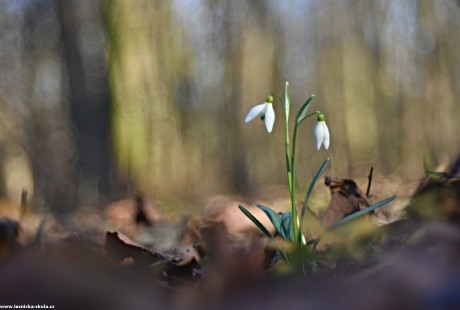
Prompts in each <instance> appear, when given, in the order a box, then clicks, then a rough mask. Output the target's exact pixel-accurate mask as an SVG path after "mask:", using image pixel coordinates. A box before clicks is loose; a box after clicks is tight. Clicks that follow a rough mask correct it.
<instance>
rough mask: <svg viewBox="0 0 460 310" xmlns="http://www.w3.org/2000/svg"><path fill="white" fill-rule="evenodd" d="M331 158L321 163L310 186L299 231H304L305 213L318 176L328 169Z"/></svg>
mask: <svg viewBox="0 0 460 310" xmlns="http://www.w3.org/2000/svg"><path fill="white" fill-rule="evenodd" d="M329 160H330V158H329V157H328V158H326V160H325V161H324V163H323V164H322V165H321V167H320V168H319V169H318V171H317V172H316V174H315V177H314V178H313V180H312V181H311V183H310V186H309V187H308V190H307V194H306V195H305V199H304V201H303V204H302V211H301V213H300V229H299V232H300V233H301V232H302V227H303V219H304V217H305V213H306V212H307V204H308V200H309V199H310V196H311V192H312V191H313V188H314V187H315V184H316V182H317V181H318V178H319V177H320V176H321V174H322V173H323V171H324V169H326V166H327V164H328V163H329Z"/></svg>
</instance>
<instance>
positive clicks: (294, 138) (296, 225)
mask: <svg viewBox="0 0 460 310" xmlns="http://www.w3.org/2000/svg"><path fill="white" fill-rule="evenodd" d="M297 128H299V126H298V124H295V126H294V134H293V136H292V157H291V166H292V173H291V184H292V185H293V186H292V190H291V192H290V193H291V203H292V231H293V233H294V240H295V242H296V243H297V244H300V243H301V242H302V238H301V237H300V234H299V218H298V217H297V208H296V206H295V187H296V186H295V183H296V179H295V160H296V146H297Z"/></svg>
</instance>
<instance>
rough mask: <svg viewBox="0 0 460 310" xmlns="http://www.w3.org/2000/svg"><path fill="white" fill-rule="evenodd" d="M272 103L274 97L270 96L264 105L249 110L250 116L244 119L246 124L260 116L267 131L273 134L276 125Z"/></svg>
mask: <svg viewBox="0 0 460 310" xmlns="http://www.w3.org/2000/svg"><path fill="white" fill-rule="evenodd" d="M272 103H273V97H272V96H268V97H267V99H265V102H264V103H262V104H258V105H256V106H255V107H253V108H252V109H251V110H249V113H248V115H246V117H245V118H244V123H248V122H250V121H252V120H253V119H255V118H256V117H258V116H259V117H260V118H261V119H262V120H263V121H264V122H265V127H267V131H268V132H272V129H273V124H274V123H275V111H274V110H273V104H272Z"/></svg>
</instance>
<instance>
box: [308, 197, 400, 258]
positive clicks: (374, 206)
mask: <svg viewBox="0 0 460 310" xmlns="http://www.w3.org/2000/svg"><path fill="white" fill-rule="evenodd" d="M396 198H398V195H394V196H391V197H389V198H387V199H384V200H381V201H379V202H377V203H375V204H373V205H371V206H369V207H367V208H366V209H363V210H361V211H358V212H355V213H353V214H350V215H349V216H347V217H344V218H343V219H341V220H339V221H337V222H335V223H334V224H332V225H330V226H329V227H327V228H326V229H325V230H324V231H323V232H322V233H321V234H320V235H319V236H318V237H317V238H316V239H314V240H310V241H308V243H307V244H311V243H313V251H315V249H316V246H317V245H318V243H319V242H320V241H321V238H322V237H323V235H324V234H325V233H326V232H328V231H331V230H334V229H336V228H337V227H339V226H341V225H343V224H345V223H348V222H350V221H352V220H354V219H356V218H357V217H360V216H361V215H364V214H367V213H369V212H371V211H373V210H375V209H377V208H380V207H381V206H384V205H386V204H387V203H389V202H391V201H393V200H395V199H396Z"/></svg>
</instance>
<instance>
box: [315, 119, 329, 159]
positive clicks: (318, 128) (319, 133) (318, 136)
mask: <svg viewBox="0 0 460 310" xmlns="http://www.w3.org/2000/svg"><path fill="white" fill-rule="evenodd" d="M313 139H314V141H315V146H316V148H317V149H318V150H319V149H320V147H321V144H322V145H324V148H325V149H326V150H327V149H328V148H329V140H330V139H329V129H328V128H327V125H326V122H325V121H324V114H322V113H320V114H319V115H318V121H317V122H316V125H315V128H314V129H313Z"/></svg>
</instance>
